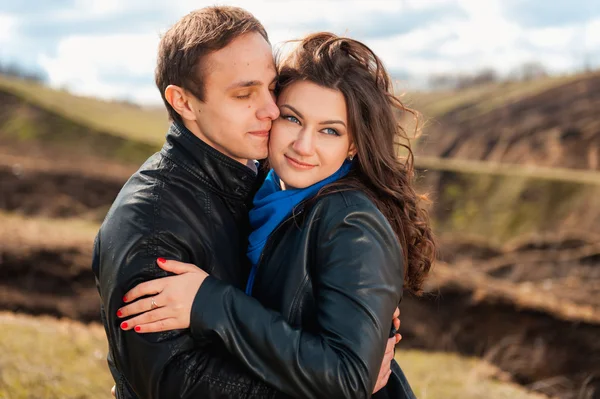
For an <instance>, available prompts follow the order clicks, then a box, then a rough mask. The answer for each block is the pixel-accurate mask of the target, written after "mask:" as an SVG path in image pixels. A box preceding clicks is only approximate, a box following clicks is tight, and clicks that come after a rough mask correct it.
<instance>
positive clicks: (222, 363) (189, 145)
mask: <svg viewBox="0 0 600 399" xmlns="http://www.w3.org/2000/svg"><path fill="white" fill-rule="evenodd" d="M256 185H257V178H256V176H255V173H254V172H253V171H252V170H250V169H249V168H248V167H246V166H244V165H242V164H240V163H239V162H236V161H234V160H232V159H230V158H228V157H226V156H225V155H223V154H221V153H220V152H218V151H217V150H215V149H213V148H212V147H210V146H208V145H207V144H205V143H203V142H202V141H201V140H200V139H198V138H197V137H196V136H194V135H193V134H192V133H191V132H189V131H188V130H187V129H186V128H185V127H183V126H180V125H178V124H172V126H171V128H170V130H169V132H168V134H167V140H166V143H165V145H164V146H163V148H162V150H161V151H160V152H159V153H157V154H155V155H153V156H152V157H150V158H149V159H148V160H147V161H146V163H144V165H143V166H142V167H141V168H140V169H139V170H138V171H137V172H136V173H135V174H134V175H133V176H132V177H131V178H130V179H129V181H127V183H126V184H125V186H124V187H123V188H122V190H121V192H120V193H119V195H118V196H117V198H116V200H115V202H114V204H113V205H112V207H111V209H110V210H109V212H108V214H107V216H106V219H105V220H104V223H103V224H102V226H101V228H100V231H99V233H98V235H97V237H96V242H95V245H94V257H93V264H92V268H93V271H94V274H95V276H96V284H97V287H98V290H99V293H100V297H101V305H102V308H101V316H102V321H103V323H104V326H105V330H106V334H107V337H108V342H109V355H108V363H109V368H110V371H111V373H112V375H113V377H114V379H115V382H116V385H117V394H118V398H119V399H121V398H135V397H139V398H144V399H155V398H223V397H227V398H238V397H239V398H249V397H252V398H272V397H273V396H274V395H275V393H276V392H275V390H274V389H273V388H270V387H269V386H267V385H266V384H265V383H263V382H262V381H261V380H260V379H259V378H257V377H255V376H253V375H252V374H251V373H250V372H249V370H248V369H247V367H245V365H244V363H243V362H241V361H239V360H237V359H236V358H234V357H232V355H230V354H229V352H228V351H227V350H226V349H225V348H224V347H223V344H222V342H221V341H220V339H218V337H217V336H212V337H211V336H205V337H202V338H196V337H193V336H192V335H191V334H190V330H189V329H188V330H178V331H171V332H165V333H157V334H137V333H135V332H133V331H122V330H121V329H120V328H119V325H120V322H121V321H122V320H119V319H118V318H117V317H116V312H117V309H118V308H119V307H121V306H123V301H122V297H123V295H124V294H125V293H126V292H127V291H129V290H130V289H131V288H133V287H134V286H136V285H137V284H139V283H141V282H143V281H148V280H152V279H155V278H158V277H164V276H166V272H164V271H163V270H162V269H160V268H159V267H158V266H157V265H156V263H155V262H156V258H158V257H164V258H167V259H179V260H181V261H183V262H189V263H193V264H195V265H198V266H200V267H202V268H203V269H204V270H206V271H207V272H208V273H210V274H211V275H213V276H215V277H216V278H218V279H220V280H222V281H223V282H227V283H229V284H232V286H234V287H240V288H243V287H244V284H245V282H246V279H247V276H248V272H249V269H250V266H249V265H248V263H247V260H246V256H245V253H246V249H247V242H248V241H247V236H248V233H249V224H248V209H249V207H250V205H251V200H252V197H253V194H254V192H255V189H256V188H257V187H256Z"/></svg>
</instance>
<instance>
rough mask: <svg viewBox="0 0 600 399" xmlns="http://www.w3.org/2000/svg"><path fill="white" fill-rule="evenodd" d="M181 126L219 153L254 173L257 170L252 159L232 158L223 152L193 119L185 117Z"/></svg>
mask: <svg viewBox="0 0 600 399" xmlns="http://www.w3.org/2000/svg"><path fill="white" fill-rule="evenodd" d="M183 126H185V128H186V129H187V130H189V131H190V132H191V133H192V134H193V135H194V136H196V137H198V138H199V139H200V140H202V141H203V142H204V143H205V144H208V145H209V146H211V147H212V148H214V149H215V150H217V151H219V152H220V153H221V154H223V155H225V156H226V157H229V158H231V159H233V160H234V161H237V162H239V163H241V164H242V165H245V166H247V167H249V168H250V169H252V170H253V171H254V173H257V172H258V171H257V168H256V165H255V164H254V160H252V159H241V158H234V157H232V156H231V155H230V154H228V153H226V152H223V150H222V149H221V148H220V146H218V145H216V144H215V143H213V142H212V140H210V139H209V138H208V137H207V136H206V135H205V134H204V133H202V131H201V130H200V128H199V127H198V125H197V124H195V123H194V122H193V121H189V120H187V119H183Z"/></svg>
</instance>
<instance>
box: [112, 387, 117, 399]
mask: <svg viewBox="0 0 600 399" xmlns="http://www.w3.org/2000/svg"><path fill="white" fill-rule="evenodd" d="M116 388H117V386H116V385H113V387H112V388H111V389H110V393H111V394H112V396H113V397H115V398H116V397H117V392H116Z"/></svg>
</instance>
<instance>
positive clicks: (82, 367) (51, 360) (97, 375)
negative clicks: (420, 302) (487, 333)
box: [0, 313, 540, 399]
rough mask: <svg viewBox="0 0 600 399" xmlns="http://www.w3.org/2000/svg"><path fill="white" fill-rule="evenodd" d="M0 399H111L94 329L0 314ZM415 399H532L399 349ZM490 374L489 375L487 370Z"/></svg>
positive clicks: (435, 358)
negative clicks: (0, 326) (414, 392)
mask: <svg viewBox="0 0 600 399" xmlns="http://www.w3.org/2000/svg"><path fill="white" fill-rule="evenodd" d="M0 322H1V324H2V329H0V351H1V353H2V357H0V398H11V399H32V398H47V399H55V398H56V399H58V398H60V399H71V398H73V399H75V398H77V399H84V398H103V397H104V398H110V397H111V396H110V388H111V387H112V385H113V381H112V378H111V376H110V373H109V371H108V367H107V365H106V360H105V358H106V352H107V344H106V339H105V335H104V330H103V328H102V327H101V326H99V325H89V326H85V325H83V324H80V323H77V322H72V321H59V320H56V319H53V318H50V317H40V318H36V317H30V316H21V315H14V314H11V313H0ZM397 352H398V356H397V359H398V361H399V362H400V364H401V365H402V368H403V369H404V371H405V372H406V374H407V376H408V378H409V380H410V382H411V385H412V386H413V388H414V390H415V391H416V394H417V397H419V398H420V399H428V398H430V399H433V398H444V399H455V398H456V399H459V398H460V399H476V398H477V399H479V398H482V397H485V398H488V399H504V398H511V399H534V398H540V396H538V395H535V394H532V393H529V392H527V391H525V390H524V389H523V388H521V387H518V386H516V385H513V384H510V383H503V382H499V381H496V380H494V378H492V375H496V374H497V371H496V370H495V369H493V367H492V366H490V365H488V364H486V363H484V362H481V361H480V360H478V359H472V358H462V357H460V356H455V355H452V354H443V353H426V352H420V351H413V350H410V351H406V350H398V351H397ZM490 370H491V371H490Z"/></svg>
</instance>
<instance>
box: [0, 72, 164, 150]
mask: <svg viewBox="0 0 600 399" xmlns="http://www.w3.org/2000/svg"><path fill="white" fill-rule="evenodd" d="M2 93H4V94H5V96H6V95H9V96H11V97H12V96H14V97H17V98H19V99H20V100H21V101H24V102H26V103H28V104H30V105H32V106H36V107H39V108H41V109H44V110H46V111H48V112H50V113H53V114H55V115H57V116H60V117H63V118H65V119H68V120H70V121H72V122H74V123H76V124H79V125H83V126H86V127H89V128H90V129H92V130H95V131H102V132H105V133H108V134H112V135H115V136H119V137H123V138H127V139H134V140H136V141H142V142H145V143H149V144H154V145H160V144H162V142H163V138H164V135H165V132H166V129H167V127H168V120H167V113H166V111H165V110H164V108H162V107H156V108H143V107H139V106H136V105H134V104H129V103H124V102H111V101H103V100H99V99H95V98H90V97H80V96H75V95H73V94H70V93H68V92H65V91H60V90H55V89H51V88H49V87H47V86H44V85H41V84H39V83H35V82H30V81H25V80H20V79H14V78H7V77H4V76H2V75H0V94H2ZM3 103H4V101H3V100H1V101H0V104H3Z"/></svg>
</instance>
